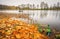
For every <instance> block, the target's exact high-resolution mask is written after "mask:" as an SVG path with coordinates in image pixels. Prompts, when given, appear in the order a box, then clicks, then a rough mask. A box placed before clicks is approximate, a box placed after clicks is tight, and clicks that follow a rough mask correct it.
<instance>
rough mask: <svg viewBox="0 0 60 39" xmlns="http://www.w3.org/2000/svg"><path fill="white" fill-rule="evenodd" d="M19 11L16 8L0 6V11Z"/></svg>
mask: <svg viewBox="0 0 60 39" xmlns="http://www.w3.org/2000/svg"><path fill="white" fill-rule="evenodd" d="M17 9H19V8H18V7H16V6H7V5H0V10H17Z"/></svg>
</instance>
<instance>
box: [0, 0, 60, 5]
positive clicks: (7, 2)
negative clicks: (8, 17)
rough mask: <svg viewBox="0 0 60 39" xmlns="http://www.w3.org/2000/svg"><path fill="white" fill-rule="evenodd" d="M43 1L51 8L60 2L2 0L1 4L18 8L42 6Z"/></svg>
mask: <svg viewBox="0 0 60 39" xmlns="http://www.w3.org/2000/svg"><path fill="white" fill-rule="evenodd" d="M42 1H44V2H45V3H48V4H49V6H51V5H53V4H56V3H57V2H60V0H0V4H3V5H11V6H14V5H15V6H18V5H20V4H28V3H29V4H40V3H41V2H42Z"/></svg>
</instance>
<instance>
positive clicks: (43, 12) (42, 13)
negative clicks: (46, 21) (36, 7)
mask: <svg viewBox="0 0 60 39" xmlns="http://www.w3.org/2000/svg"><path fill="white" fill-rule="evenodd" d="M47 12H48V11H41V12H40V13H41V14H40V17H41V18H44V17H47V15H48V13H47Z"/></svg>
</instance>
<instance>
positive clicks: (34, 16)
mask: <svg viewBox="0 0 60 39" xmlns="http://www.w3.org/2000/svg"><path fill="white" fill-rule="evenodd" d="M10 11H11V10H10ZM10 11H7V12H10ZM0 12H2V11H0ZM4 12H6V11H4ZM11 12H13V13H15V12H16V13H19V14H28V15H29V18H28V20H29V19H31V23H40V24H49V25H50V26H51V27H55V28H56V29H57V28H58V29H59V30H60V11H57V10H55V11H53V10H24V11H23V12H18V11H17V10H15V11H11ZM11 12H10V13H11ZM24 20H25V19H24ZM28 22H30V21H28Z"/></svg>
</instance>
